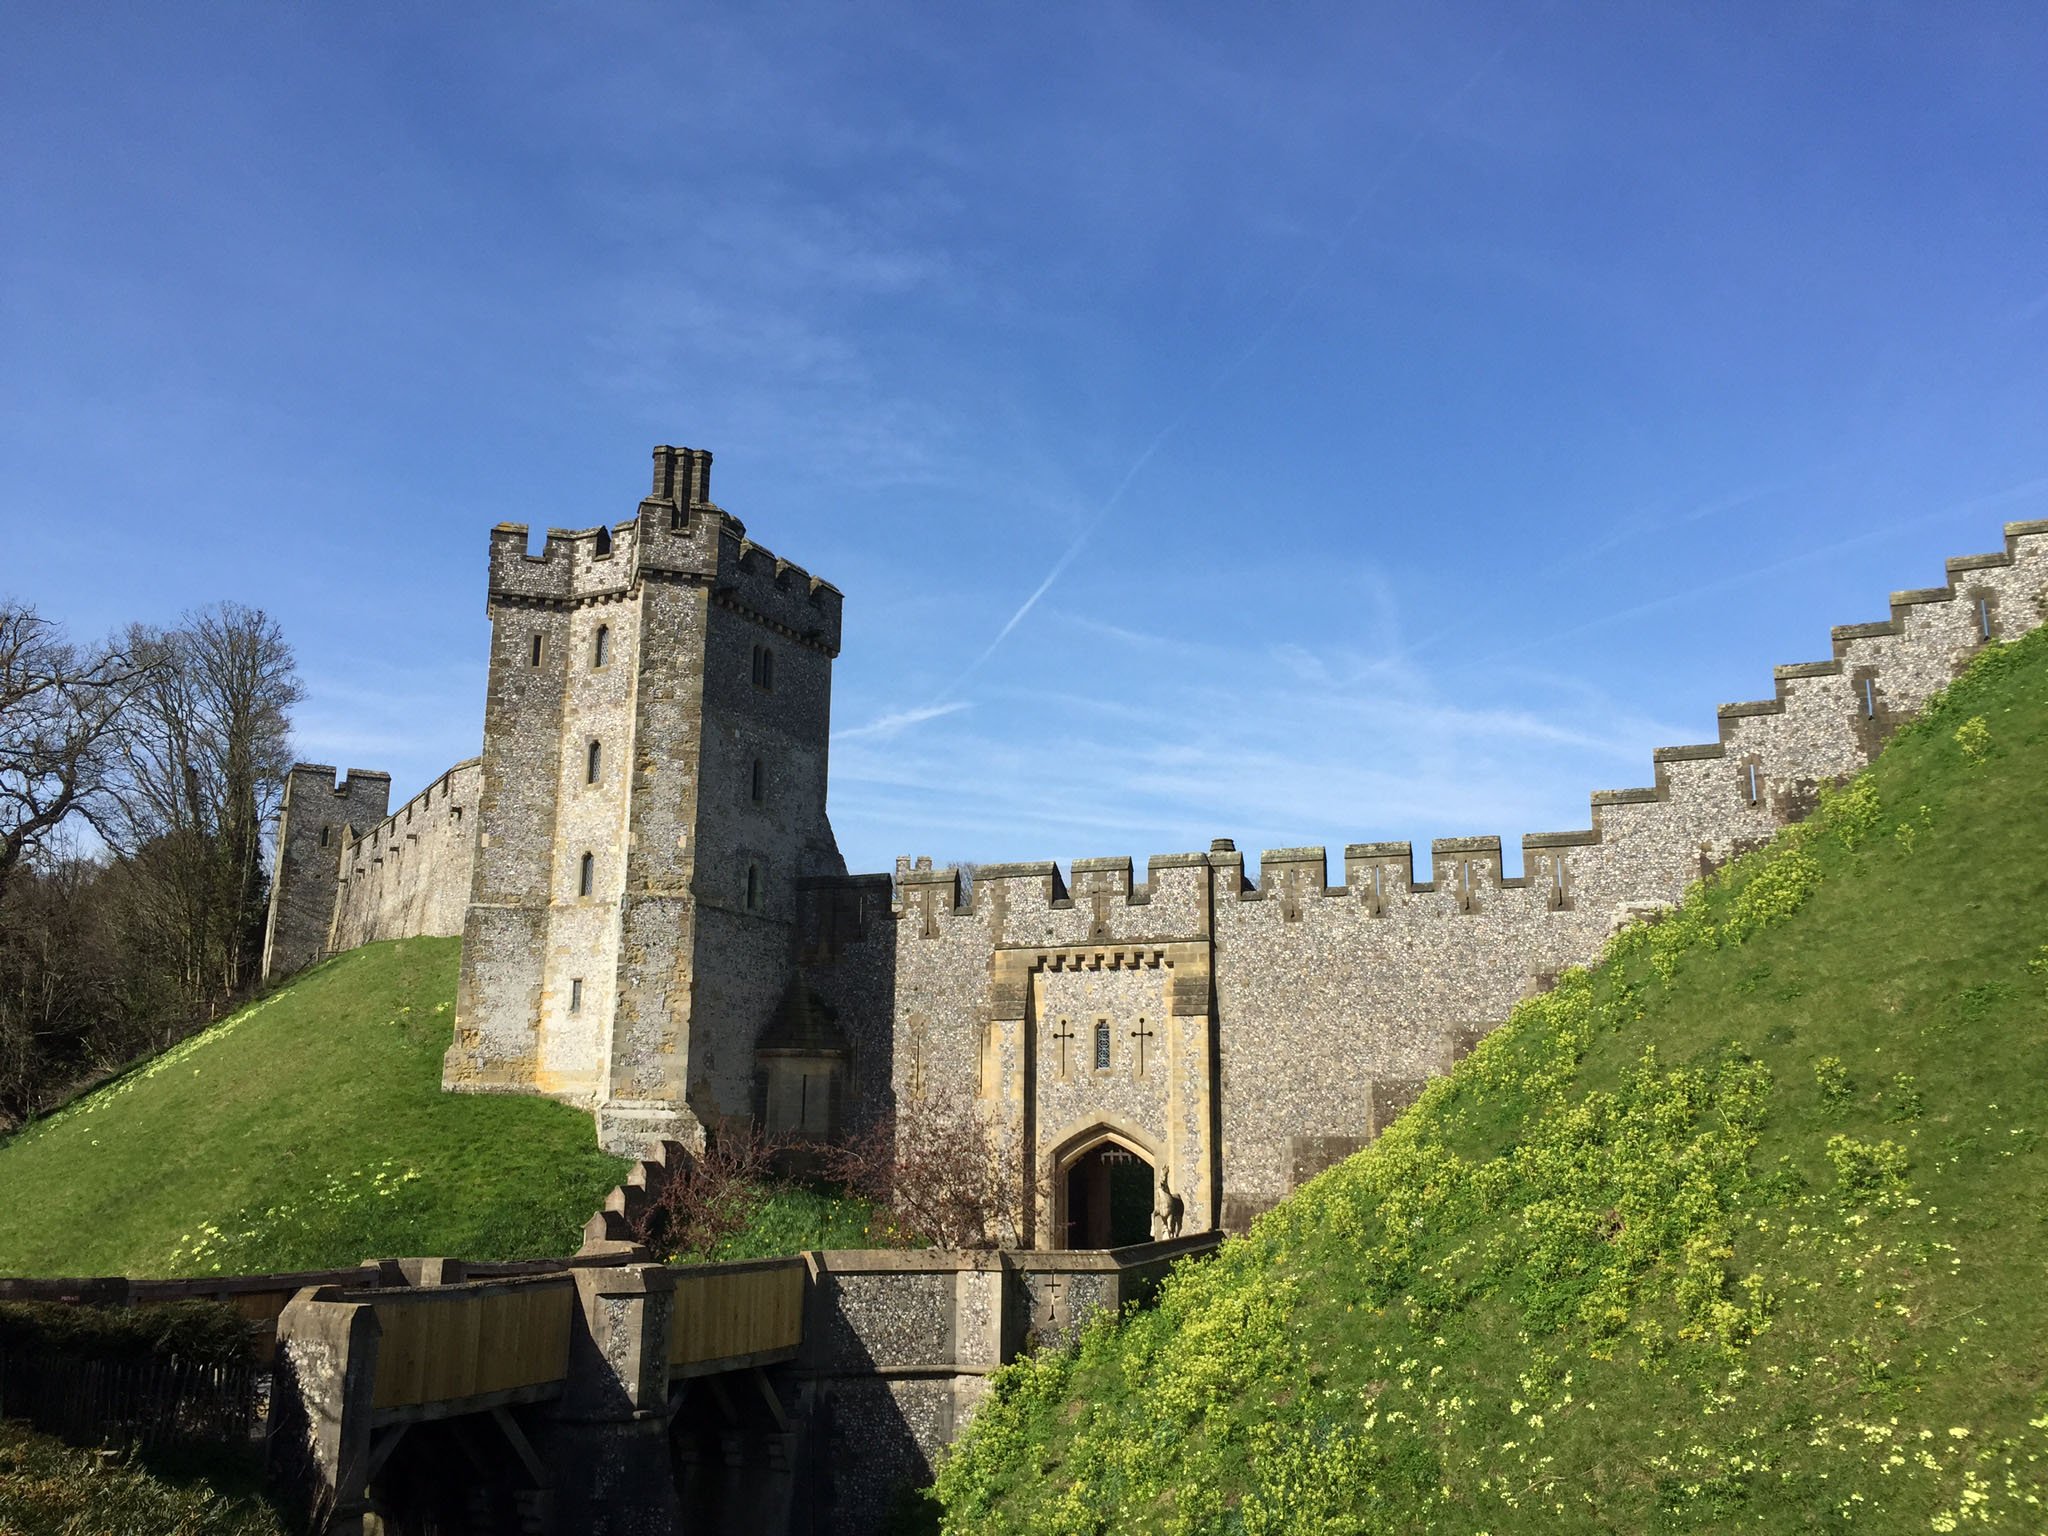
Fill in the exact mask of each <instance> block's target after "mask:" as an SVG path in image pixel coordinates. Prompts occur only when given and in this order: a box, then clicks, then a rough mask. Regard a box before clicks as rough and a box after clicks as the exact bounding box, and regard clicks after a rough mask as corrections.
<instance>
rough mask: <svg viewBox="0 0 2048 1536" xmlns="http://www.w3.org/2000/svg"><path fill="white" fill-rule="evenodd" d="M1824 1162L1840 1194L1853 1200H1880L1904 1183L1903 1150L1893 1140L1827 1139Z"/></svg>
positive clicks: (1904, 1157)
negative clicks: (1830, 1165)
mask: <svg viewBox="0 0 2048 1536" xmlns="http://www.w3.org/2000/svg"><path fill="white" fill-rule="evenodd" d="M1828 1161H1829V1162H1830V1163H1832V1164H1834V1168H1835V1179H1836V1181H1837V1183H1838V1184H1839V1185H1840V1187H1841V1190H1842V1193H1843V1194H1845V1195H1847V1196H1849V1197H1850V1198H1851V1199H1855V1200H1867V1199H1872V1198H1875V1199H1877V1200H1878V1201H1879V1202H1880V1203H1888V1202H1889V1201H1890V1199H1891V1198H1892V1197H1894V1196H1896V1195H1897V1194H1899V1193H1901V1192H1902V1191H1903V1190H1904V1189H1905V1186H1906V1149H1905V1148H1904V1147H1902V1146H1900V1145H1899V1144H1898V1143H1897V1142H1896V1141H1858V1140H1856V1139H1855V1138H1854V1137H1853V1136H1830V1137H1829V1138H1828Z"/></svg>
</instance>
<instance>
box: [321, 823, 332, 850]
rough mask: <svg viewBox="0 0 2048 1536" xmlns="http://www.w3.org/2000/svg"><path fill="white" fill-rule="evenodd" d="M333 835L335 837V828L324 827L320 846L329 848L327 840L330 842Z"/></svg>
mask: <svg viewBox="0 0 2048 1536" xmlns="http://www.w3.org/2000/svg"><path fill="white" fill-rule="evenodd" d="M333 835H334V828H333V827H331V826H326V827H322V828H321V829H320V846H321V847H322V848H325V847H326V846H327V840H328V839H329V838H330V837H332V836H333Z"/></svg>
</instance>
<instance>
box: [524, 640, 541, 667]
mask: <svg viewBox="0 0 2048 1536" xmlns="http://www.w3.org/2000/svg"><path fill="white" fill-rule="evenodd" d="M542 649H543V644H542V641H541V637H540V636H539V635H535V636H534V637H533V651H532V654H531V656H530V657H529V659H528V661H527V665H528V666H530V667H537V666H539V665H540V658H541V651H542Z"/></svg>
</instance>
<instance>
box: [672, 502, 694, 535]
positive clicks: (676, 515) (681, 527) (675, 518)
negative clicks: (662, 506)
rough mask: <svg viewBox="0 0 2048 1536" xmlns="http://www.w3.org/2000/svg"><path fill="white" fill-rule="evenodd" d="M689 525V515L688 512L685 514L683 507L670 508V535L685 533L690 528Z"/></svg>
mask: <svg viewBox="0 0 2048 1536" xmlns="http://www.w3.org/2000/svg"><path fill="white" fill-rule="evenodd" d="M688 523H689V514H688V513H687V512H685V511H684V510H683V509H682V508H681V507H670V508H669V512H668V531H669V532H670V533H682V532H684V531H685V529H686V528H687V526H688Z"/></svg>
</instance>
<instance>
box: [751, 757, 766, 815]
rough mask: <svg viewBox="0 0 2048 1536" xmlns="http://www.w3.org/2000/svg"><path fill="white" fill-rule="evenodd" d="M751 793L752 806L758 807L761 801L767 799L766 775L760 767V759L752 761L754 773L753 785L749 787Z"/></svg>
mask: <svg viewBox="0 0 2048 1536" xmlns="http://www.w3.org/2000/svg"><path fill="white" fill-rule="evenodd" d="M751 792H752V794H753V798H754V804H756V805H759V804H760V803H761V802H762V801H763V800H765V799H767V798H768V775H767V772H766V771H765V770H764V769H763V768H762V767H761V759H759V758H758V757H757V758H755V759H754V773H753V783H752V785H751Z"/></svg>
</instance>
